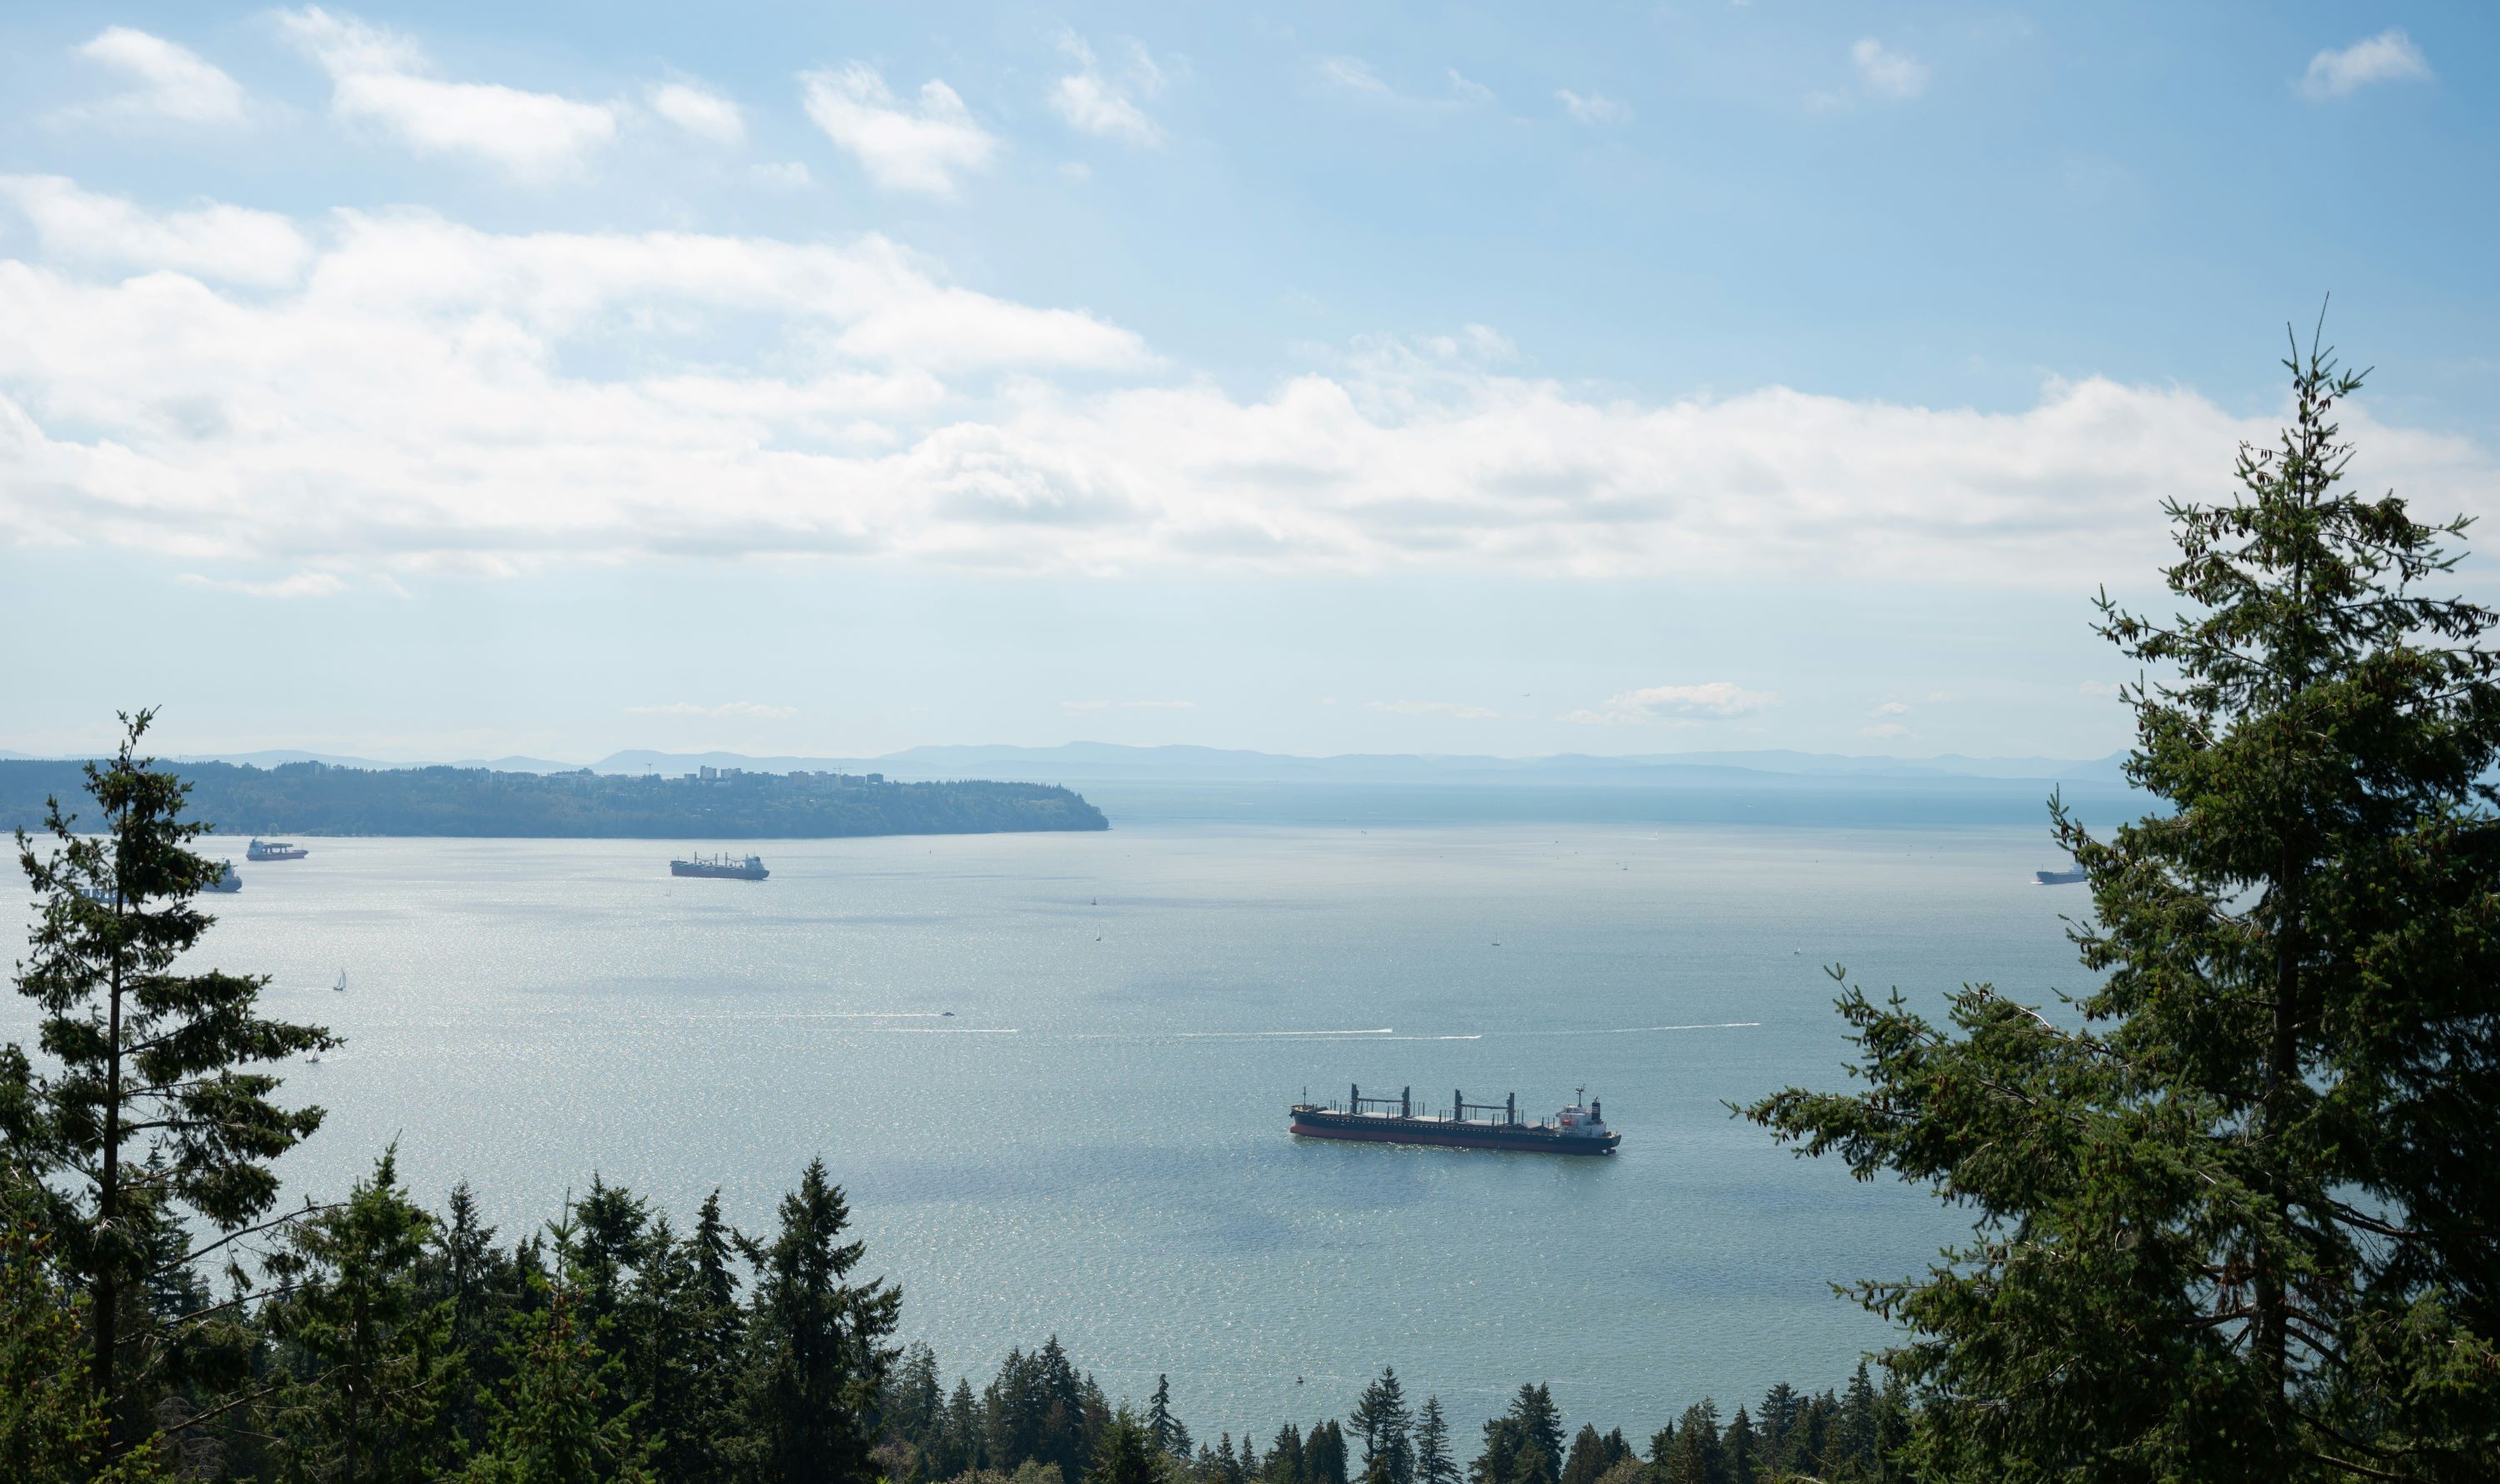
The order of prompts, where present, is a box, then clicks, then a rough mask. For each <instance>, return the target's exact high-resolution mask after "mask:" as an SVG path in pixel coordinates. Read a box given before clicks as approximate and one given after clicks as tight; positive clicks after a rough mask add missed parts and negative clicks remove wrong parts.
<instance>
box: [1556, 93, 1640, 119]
mask: <svg viewBox="0 0 2500 1484" xmlns="http://www.w3.org/2000/svg"><path fill="white" fill-rule="evenodd" d="M1554 96H1555V97H1557V98H1559V99H1561V100H1562V111H1563V112H1564V113H1566V114H1568V115H1571V121H1572V122H1573V123H1586V124H1616V123H1629V122H1631V120H1632V111H1631V107H1630V105H1628V104H1624V103H1618V102H1616V101H1615V100H1614V99H1612V98H1609V97H1606V96H1604V95H1602V94H1599V93H1587V94H1582V93H1575V92H1573V91H1572V90H1571V89H1569V88H1567V87H1565V88H1562V89H1560V90H1558V91H1557V92H1556V93H1555V94H1554Z"/></svg>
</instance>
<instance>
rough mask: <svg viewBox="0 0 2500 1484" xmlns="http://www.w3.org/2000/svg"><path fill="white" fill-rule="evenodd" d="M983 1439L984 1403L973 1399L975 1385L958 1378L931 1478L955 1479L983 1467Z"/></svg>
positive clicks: (932, 1454) (931, 1461) (933, 1456)
mask: <svg viewBox="0 0 2500 1484" xmlns="http://www.w3.org/2000/svg"><path fill="white" fill-rule="evenodd" d="M982 1437H983V1435H982V1427H981V1404H980V1402H978V1401H976V1400H974V1398H973V1396H972V1383H971V1382H970V1381H968V1380H965V1379H962V1378H961V1377H958V1378H957V1380H956V1382H955V1390H954V1392H953V1393H952V1394H951V1395H949V1396H948V1397H947V1399H946V1418H945V1422H944V1424H943V1426H941V1427H940V1428H939V1430H938V1442H937V1443H936V1444H935V1445H934V1446H933V1447H932V1448H931V1449H930V1456H929V1475H930V1477H931V1478H935V1479H952V1478H955V1477H958V1476H959V1475H962V1474H966V1473H970V1472H971V1471H972V1470H973V1469H975V1468H980V1467H981V1458H982V1453H983V1451H984V1450H983V1446H982Z"/></svg>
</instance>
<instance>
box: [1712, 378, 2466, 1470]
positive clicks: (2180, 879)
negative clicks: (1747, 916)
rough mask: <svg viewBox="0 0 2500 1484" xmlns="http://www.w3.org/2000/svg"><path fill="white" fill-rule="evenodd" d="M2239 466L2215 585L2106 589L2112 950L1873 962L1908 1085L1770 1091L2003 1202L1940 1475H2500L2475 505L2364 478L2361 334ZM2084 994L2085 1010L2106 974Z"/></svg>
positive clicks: (2200, 560) (1917, 1293) (2211, 518)
mask: <svg viewBox="0 0 2500 1484" xmlns="http://www.w3.org/2000/svg"><path fill="white" fill-rule="evenodd" d="M2285 366H2286V369H2287V370H2288V371H2289V373H2290V376H2291V389H2292V403H2293V415H2292V420H2291V423H2290V425H2289V426H2287V427H2286V428H2285V429H2284V431H2283V433H2282V435H2281V437H2280V439H2279V441H2278V442H2277V443H2276V444H2275V445H2273V446H2271V447H2244V448H2243V449H2242V450H2241V453H2240V456H2239V459H2238V464H2237V469H2236V475H2237V482H2238V489H2237V491H2236V492H2235V494H2234V495H2233V496H2232V497H2231V498H2230V499H2228V500H2227V501H2225V502H2223V503H2220V504H2215V505H2191V504H2175V503H2174V504H2172V505H2170V506H2169V507H2168V508H2167V513H2168V515H2169V518H2170V520H2171V523H2172V526H2173V532H2174V537H2175V540H2176V542H2177V544H2178V548H2179V560H2178V561H2177V562H2176V563H2174V564H2173V565H2171V566H2170V567H2169V568H2167V569H2166V570H2165V571H2164V573H2163V577H2165V579H2166V581H2167V584H2168V586H2169V588H2170V590H2171V592H2172V593H2173V594H2175V595H2176V596H2177V598H2178V599H2180V600H2182V604H2183V610H2182V611H2181V612H2180V613H2178V615H2177V616H2175V617H2172V618H2169V619H2167V620H2159V619H2154V618H2148V617H2145V616H2141V615H2139V614H2136V613H2134V612H2130V611H2128V610H2124V609H2122V608H2121V607H2120V606H2119V605H2117V604H2116V603H2114V602H2112V601H2111V600H2110V599H2109V598H2108V597H2107V596H2106V594H2104V595H2103V596H2102V597H2101V599H2100V600H2099V610H2100V614H2101V617H2100V620H2099V623H2098V624H2097V626H2096V627H2097V629H2098V632H2099V633H2101V634H2102V635H2103V636H2104V637H2106V638H2107V639H2109V640H2110V641H2111V642H2112V643H2114V644H2116V645H2117V646H2118V647H2119V649H2120V650H2121V651H2122V653H2123V654H2125V655H2126V656H2127V657H2129V658H2130V659H2133V660H2135V661H2137V662H2138V663H2139V664H2141V665H2142V666H2144V667H2146V669H2147V672H2148V674H2149V675H2150V676H2155V677H2154V678H2147V679H2144V680H2140V681H2139V682H2137V683H2136V684H2134V685H2132V686H2129V687H2126V688H2125V690H2124V692H2123V699H2124V701H2125V703H2126V704H2127V705H2128V706H2130V707H2131V708H2132V709H2133V711H2134V713H2135V721H2136V731H2137V741H2136V746H2135V749H2134V751H2133V753H2132V755H2131V757H2130V759H2129V761H2128V764H2127V773H2128V776H2129V777H2130V778H2131V779H2132V780H2133V781H2134V783H2135V784H2136V785H2137V787H2139V788H2140V789H2142V790H2144V791H2145V792H2147V793H2149V794H2151V795H2153V796H2154V797H2155V798H2156V799H2157V800H2159V801H2161V807H2160V808H2157V809H2156V810H2155V812H2153V813H2152V814H2150V815H2149V816H2148V817H2145V818H2142V819H2140V820H2138V821H2136V822H2134V823H2132V824H2129V825H2126V826H2124V827H2122V828H2120V829H2118V830H2117V831H2115V832H2114V833H2113V834H2111V835H2110V836H2109V838H2107V839H2105V840H2104V839H2098V838H2095V837H2094V836H2093V835H2092V834H2091V833H2090V832H2089V831H2087V830H2086V829H2085V828H2084V827H2083V826H2082V825H2081V824H2080V823H2078V822H2077V821H2076V820H2075V819H2074V818H2073V817H2071V816H2070V815H2068V814H2067V813H2066V812H2065V811H2064V810H2063V809H2062V808H2059V807H2057V805H2056V802H2055V801H2053V802H2052V812H2053V818H2054V823H2055V829H2056V838H2057V839H2058V841H2060V842H2061V843H2063V844H2064V845H2065V846H2066V847H2067V848H2068V849H2069V850H2070V851H2071V852H2072V853H2073V856H2074V858H2075V860H2076V862H2077V863H2078V864H2079V865H2080V866H2081V867H2082V868H2083V870H2084V871H2085V872H2086V873H2087V874H2088V877H2089V881H2090V883H2091V893H2092V913H2091V916H2090V918H2089V920H2086V921H2081V922H2078V923H2076V924H2075V925H2074V926H2073V928H2072V930H2071V935H2070V936H2071V937H2072V938H2073V939H2074V940H2075V942H2076V943H2077V945H2078V948H2079V950H2080V953H2081V956H2082V960H2083V962H2084V964H2085V965H2086V966H2087V967H2088V968H2090V969H2092V970H2095V971H2098V972H2099V973H2101V974H2102V975H2103V976H2104V977H2103V980H2102V983H2101V987H2100V988H2099V989H2098V990H2097V991H2095V992H2093V993H2091V994H2090V995H2089V996H2088V997H2086V998H2084V999H2082V1000H2080V1001H2079V1002H2076V1003H2074V1004H2073V1005H2071V1006H2066V1007H2064V1008H2063V1009H2061V1010H2060V1011H2059V1012H2057V1013H2056V1014H2055V1015H2052V1014H2046V1013H2042V1012H2041V1011H2040V1010H2038V1009H2035V1008H2032V1007H2028V1006H2022V1005H2018V1004H2016V1003H2014V1002H2012V1001H2010V1000H2008V999H2007V998H2005V997H2004V996H2001V995H1999V994H1997V993H1995V992H1994V991H1993V990H1992V989H1990V987H1989V986H1987V985H1984V984H1983V985H1976V986H1965V987H1964V988H1963V989H1962V990H1960V991H1959V992H1957V993H1956V994H1955V995H1953V996H1952V997H1951V1001H1950V1010H1949V1014H1950V1021H1951V1027H1950V1029H1949V1030H1948V1029H1940V1028H1938V1027H1937V1026H1935V1025H1932V1024H1930V1023H1929V1022H1928V1020H1926V1019H1925V1018H1924V1016H1922V1015H1919V1014H1916V1013H1914V1012H1912V1011H1911V1010H1910V1009H1909V1008H1908V1007H1907V1006H1906V1005H1905V1004H1904V1002H1903V1001H1902V999H1901V997H1900V996H1899V995H1898V994H1897V993H1896V994H1894V995H1892V996H1891V998H1890V1000H1889V1001H1888V1002H1886V1003H1877V1002H1875V1001H1873V1000H1871V999H1869V998H1868V997H1867V996H1866V995H1865V994H1864V993H1863V992H1862V991H1860V990H1859V989H1858V988H1856V987H1853V986H1850V985H1849V984H1848V981H1847V978H1846V975H1845V973H1843V972H1842V971H1840V970H1837V969H1835V970H1834V971H1833V973H1834V976H1835V977H1836V978H1839V979H1840V980H1841V982H1842V984H1843V986H1844V993H1843V995H1842V998H1841V1000H1840V1002H1839V1004H1840V1009H1841V1013H1842V1014H1843V1016H1844V1017H1845V1018H1846V1020H1847V1022H1848V1024H1849V1026H1850V1029H1851V1033H1852V1039H1853V1040H1854V1041H1855V1042H1856V1044H1857V1045H1858V1047H1859V1052H1860V1064H1859V1066H1858V1067H1857V1068H1855V1069H1854V1070H1855V1071H1856V1072H1857V1073H1858V1074H1859V1075H1860V1076H1861V1077H1863V1078H1864V1079H1865V1081H1866V1082H1867V1083H1868V1084H1869V1085H1868V1089H1867V1090H1866V1091H1864V1092H1862V1093H1859V1094H1855V1095H1844V1094H1827V1093H1817V1092H1807V1091H1803V1090H1798V1089H1791V1090H1789V1091H1787V1092H1783V1093H1780V1094H1778V1095H1776V1096H1774V1097H1771V1098H1769V1099H1766V1100H1764V1101H1762V1102H1760V1103H1759V1104H1757V1105H1754V1106H1752V1107H1751V1108H1748V1109H1746V1111H1747V1112H1748V1113H1749V1114H1750V1116H1752V1117H1753V1118H1755V1119H1756V1120H1758V1121H1759V1122H1760V1123H1762V1124H1764V1125H1766V1126H1767V1127H1769V1128H1770V1129H1771V1130H1772V1131H1773V1132H1774V1133H1775V1135H1776V1136H1777V1137H1779V1138H1781V1139H1783V1140H1785V1141H1788V1142H1790V1143H1792V1144H1793V1145H1794V1146H1795V1147H1796V1148H1797V1149H1798V1150H1799V1151H1800V1152H1802V1153H1805V1154H1809V1155H1820V1154H1825V1153H1836V1154H1838V1155H1840V1156H1841V1157H1842V1158H1843V1159H1844V1160H1845V1161H1846V1162H1847V1163H1848V1165H1849V1166H1850V1168H1851V1170H1852V1171H1853V1172H1854V1173H1855V1174H1857V1175H1858V1176H1859V1178H1861V1179H1864V1178H1872V1177H1873V1176H1875V1175H1876V1174H1878V1173H1881V1172H1891V1173H1893V1174H1895V1175H1898V1176H1900V1177H1902V1178H1905V1179H1909V1180H1914V1181H1919V1182H1923V1183H1927V1184H1930V1185H1932V1186H1933V1187H1934V1188H1935V1189H1936V1190H1937V1191H1938V1192H1939V1193H1940V1194H1942V1195H1943V1196H1944V1197H1946V1198H1947V1199H1948V1200H1950V1201H1952V1202H1955V1203H1957V1204H1961V1205H1963V1206H1965V1207H1968V1208H1969V1209H1971V1210H1972V1211H1973V1212H1974V1213H1975V1216H1976V1226H1975V1230H1974V1237H1973V1239H1972V1240H1971V1241H1970V1242H1969V1243H1967V1244H1966V1245H1963V1246H1960V1247H1958V1248H1956V1249H1953V1250H1951V1251H1949V1252H1948V1253H1947V1254H1946V1255H1945V1258H1944V1260H1943V1261H1942V1262H1941V1263H1939V1264H1938V1265H1937V1266H1935V1267H1934V1268H1932V1269H1931V1270H1929V1271H1928V1272H1927V1273H1925V1274H1924V1275H1923V1276H1919V1277H1915V1278H1910V1279H1906V1280H1903V1281H1898V1282H1871V1283H1865V1284H1861V1285H1859V1286H1858V1287H1857V1288H1856V1290H1855V1292H1856V1294H1857V1295H1858V1297H1859V1299H1860V1300H1861V1301H1862V1302H1864V1303H1866V1304H1867V1305H1868V1306H1869V1307H1870V1308H1872V1309H1874V1310H1875V1311H1876V1312H1878V1313H1880V1314H1883V1315H1885V1316H1887V1317H1889V1318H1891V1319H1893V1320H1895V1321H1898V1322H1899V1323H1901V1324H1902V1325H1904V1326H1905V1327H1906V1328H1907V1330H1908V1332H1909V1336H1908V1340H1907V1343H1905V1344H1904V1345H1903V1346H1901V1347H1900V1348H1898V1349H1896V1350H1895V1351H1893V1352H1892V1353H1891V1355H1890V1356H1889V1357H1888V1363H1889V1364H1890V1365H1891V1367H1892V1369H1894V1370H1895V1372H1896V1373H1897V1374H1898V1375H1900V1376H1901V1377H1903V1378H1904V1379H1906V1380H1907V1381H1909V1382H1911V1383H1913V1384H1914V1385H1915V1386H1916V1387H1917V1388H1918V1390H1919V1391H1920V1392H1921V1393H1922V1395H1923V1400H1924V1402H1926V1403H1927V1404H1926V1405H1925V1406H1924V1407H1923V1408H1922V1409H1921V1410H1920V1412H1919V1417H1920V1421H1919V1424H1918V1427H1917V1433H1916V1436H1915V1437H1914V1438H1913V1439H1912V1440H1911V1441H1910V1442H1909V1443H1908V1445H1907V1446H1906V1447H1905V1448H1903V1449H1902V1450H1901V1451H1900V1455H1899V1456H1900V1457H1901V1459H1902V1460H1903V1461H1904V1462H1906V1463H1908V1464H1911V1465H1914V1466H1916V1467H1917V1468H1919V1469H1920V1470H1921V1474H1922V1476H1931V1477H1938V1478H1987V1479H2006V1480H2027V1479H2037V1478H2046V1477H2050V1476H2056V1477H2057V1478H2060V1479H2077V1480H2109V1481H2128V1484H2132V1481H2154V1480H2197V1481H2200V1484H2201V1481H2217V1484H2220V1481H2238V1480H2247V1481H2257V1480H2267V1481H2272V1480H2284V1479H2339V1478H2359V1479H2393V1480H2425V1481H2449V1480H2464V1479H2488V1478H2491V1477H2494V1476H2495V1470H2500V1465H2495V1462H2494V1460H2495V1459H2500V1350H2495V1348H2494V1344H2493V1340H2494V1337H2495V1336H2500V1181H2494V1180H2493V1179H2492V1178H2491V1176H2490V1174H2489V1171H2488V1164H2487V1160H2488V1148H2487V1146H2488V1143H2489V1140H2490V1138H2491V1136H2492V1132H2493V1130H2494V1129H2500V793H2495V790H2494V788H2493V786H2492V783H2491V779H2492V777H2493V775H2494V769H2495V765H2500V680H2495V669H2500V660H2495V655H2494V651H2493V650H2492V649H2491V648H2490V647H2489V646H2488V644H2487V643H2486V639H2487V636H2488V634H2489V632H2490V630H2491V628H2492V626H2493V622H2494V615H2493V613H2492V612H2491V611H2490V610H2487V609H2485V608H2484V607H2481V606H2479V605H2477V604H2473V603H2470V602H2465V601H2461V600H2459V599H2456V598H2451V597H2443V596H2437V595H2434V594H2432V593H2429V592H2426V591H2425V588H2426V587H2430V586H2433V585H2442V584H2444V583H2445V582H2446V581H2447V579H2448V578H2449V575H2450V574H2451V572H2452V571H2453V569H2454V567H2455V564H2456V562H2457V559H2458V557H2457V552H2456V549H2455V544H2456V542H2457V540H2458V539H2459V538H2461V537H2462V536H2463V535H2464V533H2465V529H2466V524H2467V522H2466V521H2465V520H2464V519H2462V518H2459V519H2455V520H2451V521H2448V522H2446V523H2444V524H2438V525H2425V524H2423V523H2421V522H2419V521H2418V520H2417V519H2416V518H2415V517H2414V515H2413V514H2412V512H2411V511H2410V510H2409V509H2408V507H2407V506H2406V504H2405V503H2404V501H2403V500H2401V499H2399V498H2397V497H2396V496H2394V495H2392V494H2389V495H2385V496H2381V497H2378V498H2365V497H2363V496H2361V495H2358V494H2356V493H2354V492H2353V491H2352V489H2351V488H2350V487H2349V484H2350V479H2349V476H2350V469H2351V463H2352V456H2353V449H2352V445H2350V444H2349V443H2347V442H2346V441H2345V440H2344V438H2343V435H2342V433H2341V430H2340V428H2339V425H2338V423H2337V421H2336V415H2337V408H2338V406H2339V405H2340V404H2341V403H2343V402H2344V401H2345V400H2346V399H2347V398H2349V397H2351V396H2352V394H2353V393H2354V392H2356V391H2358V390H2359V389H2360V387H2361V384H2362V375H2361V374H2351V373H2347V372H2345V371H2343V370H2342V369H2340V368H2339V367H2338V366H2337V364H2336V361H2335V358H2334V356H2333V354H2332V353H2331V351H2329V350H2327V349H2324V348H2322V347H2321V346H2320V345H2319V341H2318V340H2317V339H2316V338H2313V339H2312V340H2311V342H2310V344H2309V346H2308V347H2307V348H2306V349H2304V348H2302V347H2301V346H2300V345H2299V344H2298V342H2297V340H2296V339H2295V341H2294V343H2293V346H2292V351H2291V354H2290V355H2289V357H2288V358H2287V359H2286V362H2285ZM2078 1011H2079V1012H2080V1013H2077V1012H2078Z"/></svg>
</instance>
